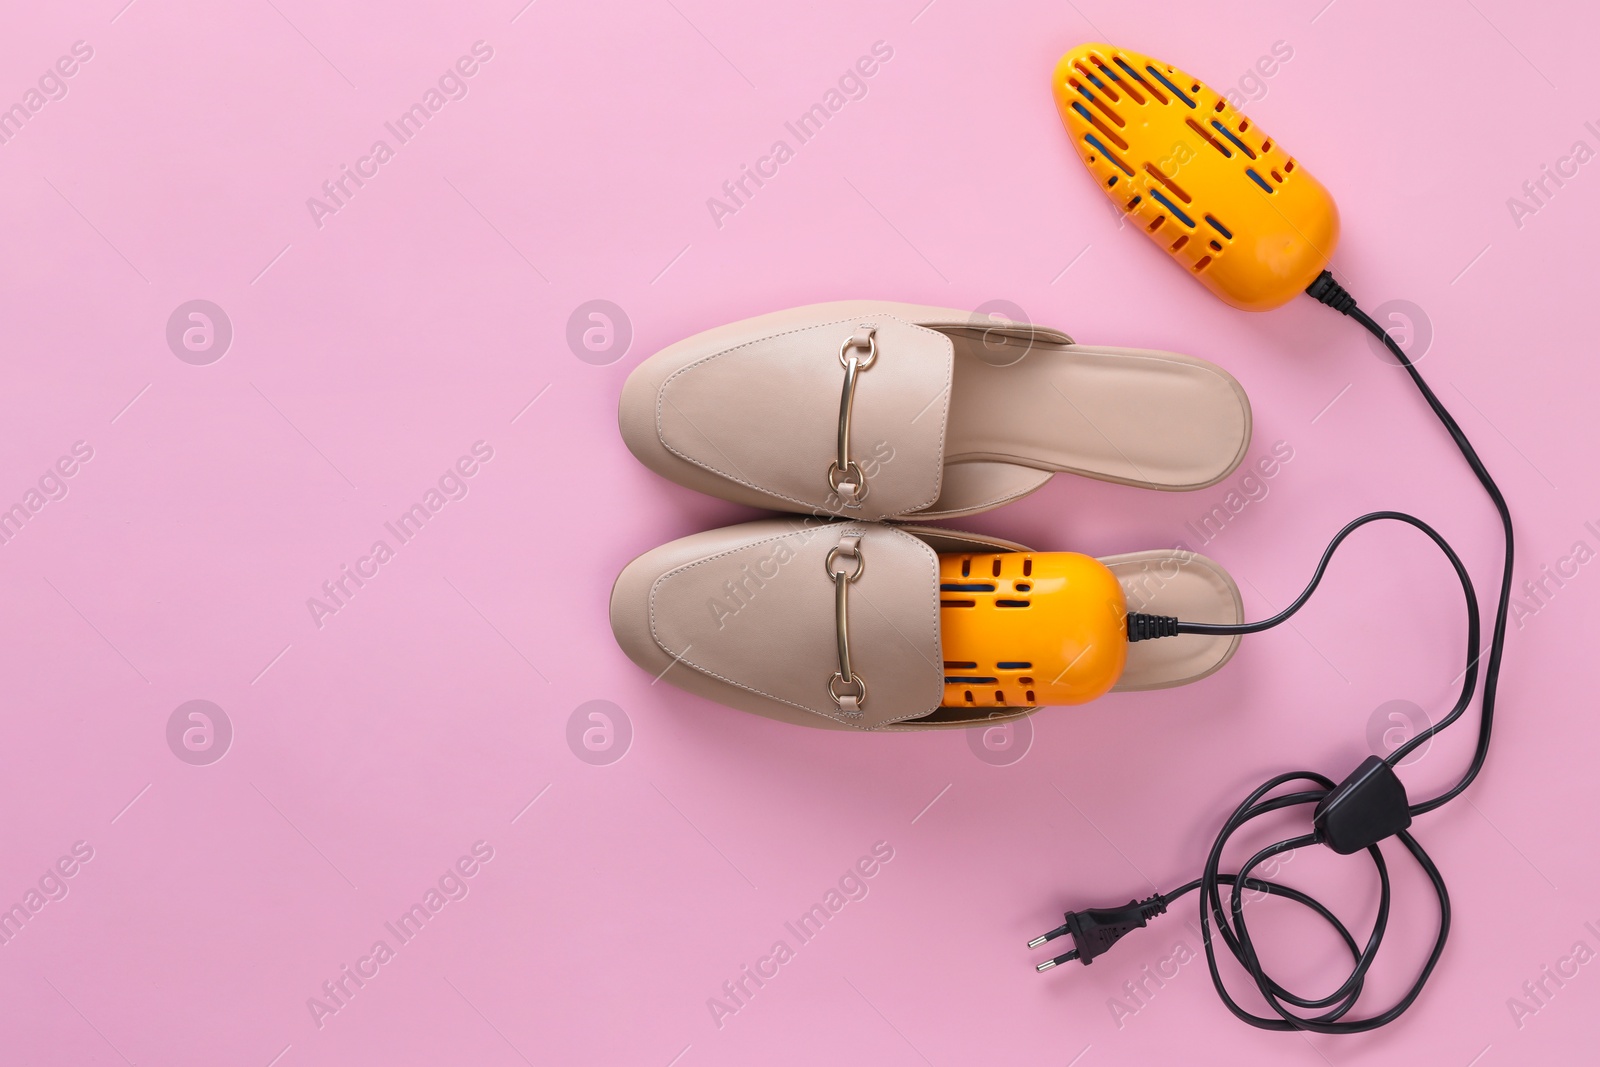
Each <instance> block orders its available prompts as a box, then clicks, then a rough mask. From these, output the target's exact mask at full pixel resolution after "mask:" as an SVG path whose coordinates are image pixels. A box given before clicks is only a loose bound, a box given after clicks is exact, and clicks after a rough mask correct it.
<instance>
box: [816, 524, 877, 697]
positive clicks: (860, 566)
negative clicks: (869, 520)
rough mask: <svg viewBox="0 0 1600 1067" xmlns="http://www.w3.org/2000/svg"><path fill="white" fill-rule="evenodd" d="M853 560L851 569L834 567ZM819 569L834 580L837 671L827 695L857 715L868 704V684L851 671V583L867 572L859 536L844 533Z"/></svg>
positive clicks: (830, 681)
mask: <svg viewBox="0 0 1600 1067" xmlns="http://www.w3.org/2000/svg"><path fill="white" fill-rule="evenodd" d="M841 561H854V563H855V566H854V568H850V567H844V568H840V567H837V566H835V564H838V563H840V562H841ZM822 566H823V568H824V569H826V570H827V572H828V577H829V578H832V579H833V618H834V625H835V628H836V630H837V632H838V636H839V669H838V670H837V671H835V672H834V675H833V677H832V678H829V679H828V695H829V696H831V697H833V702H834V704H835V705H836V706H837V707H838V709H839V710H840V711H841V712H843V713H844V714H846V715H852V716H859V715H860V714H861V708H862V705H864V704H866V702H867V683H866V682H865V681H863V680H862V679H861V678H860V677H859V676H858V675H857V674H856V673H855V672H854V671H852V670H851V669H850V613H849V611H848V608H849V606H850V584H851V583H852V582H855V581H858V580H859V579H860V578H861V575H862V574H863V573H864V572H865V571H866V569H867V559H866V557H865V556H863V555H862V554H861V535H860V534H846V535H845V536H844V537H841V538H839V544H838V545H837V547H834V548H831V549H829V550H828V557H827V558H826V559H825V560H823V561H822Z"/></svg>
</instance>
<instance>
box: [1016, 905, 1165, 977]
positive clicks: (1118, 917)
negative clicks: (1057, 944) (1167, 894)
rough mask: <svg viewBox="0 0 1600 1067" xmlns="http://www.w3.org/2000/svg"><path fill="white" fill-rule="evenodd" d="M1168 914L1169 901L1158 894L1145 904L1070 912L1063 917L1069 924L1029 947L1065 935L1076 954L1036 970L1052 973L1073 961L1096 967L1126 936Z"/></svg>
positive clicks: (1029, 943)
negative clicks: (1070, 936) (1068, 936)
mask: <svg viewBox="0 0 1600 1067" xmlns="http://www.w3.org/2000/svg"><path fill="white" fill-rule="evenodd" d="M1166 910H1167V902H1166V899H1165V898H1163V897H1162V896H1161V894H1160V893H1157V894H1156V895H1155V896H1153V897H1148V898H1146V899H1145V900H1130V901H1128V902H1127V903H1126V904H1124V905H1123V906H1122V907H1120V908H1089V909H1088V910H1087V911H1069V912H1067V913H1066V915H1065V916H1063V918H1065V919H1066V922H1064V923H1062V924H1061V925H1060V926H1058V927H1056V928H1055V929H1054V930H1051V931H1050V932H1049V933H1048V934H1044V935H1042V936H1040V937H1036V938H1034V939H1033V940H1032V941H1029V942H1028V947H1029V948H1038V947H1039V946H1040V945H1042V944H1044V943H1045V942H1046V941H1054V940H1055V939H1056V938H1058V937H1061V936H1062V935H1064V934H1071V935H1072V946H1073V947H1072V951H1070V952H1063V953H1062V954H1061V955H1059V956H1057V957H1056V958H1055V959H1051V960H1045V961H1044V962H1043V963H1041V964H1039V966H1037V967H1036V968H1034V969H1035V970H1037V971H1048V970H1049V969H1050V968H1052V967H1055V966H1058V965H1060V964H1063V963H1069V962H1071V961H1072V960H1080V961H1082V962H1083V963H1084V964H1085V965H1087V964H1090V963H1093V962H1094V958H1095V957H1096V956H1098V955H1100V954H1101V953H1102V952H1104V951H1105V950H1106V949H1108V948H1110V947H1111V946H1112V945H1115V944H1116V943H1117V942H1118V941H1120V940H1122V937H1123V935H1124V934H1126V933H1128V932H1129V931H1130V930H1137V929H1139V928H1140V927H1142V926H1145V925H1146V924H1148V923H1149V922H1150V920H1151V919H1154V918H1155V917H1156V916H1157V915H1161V914H1163V913H1165V912H1166Z"/></svg>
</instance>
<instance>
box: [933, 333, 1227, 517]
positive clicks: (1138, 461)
mask: <svg viewBox="0 0 1600 1067" xmlns="http://www.w3.org/2000/svg"><path fill="white" fill-rule="evenodd" d="M942 332H944V333H946V334H947V335H949V336H950V337H951V339H952V341H953V343H954V347H955V371H954V382H953V385H952V388H951V400H950V416H949V426H948V430H947V434H946V440H945V462H946V464H947V465H952V464H961V463H963V462H970V461H999V462H1005V463H1012V464H1016V465H1019V466H1022V467H1026V468H1033V469H1036V470H1044V471H1070V472H1071V473H1074V474H1081V475H1086V476H1088V477H1091V478H1099V479H1104V480H1106V481H1114V482H1122V483H1125V484H1127V485H1135V486H1142V487H1146V488H1152V489H1166V490H1183V489H1199V488H1204V487H1205V486H1208V485H1214V484H1216V483H1217V482H1219V481H1221V480H1222V479H1223V478H1225V477H1227V476H1228V474H1230V473H1231V472H1232V471H1233V470H1234V468H1235V467H1237V466H1238V464H1239V461H1240V460H1241V459H1242V458H1243V456H1244V453H1245V449H1246V448H1247V447H1248V445H1249V443H1250V403H1249V401H1248V400H1247V399H1246V397H1245V394H1244V391H1243V390H1242V389H1241V388H1240V386H1239V383H1238V382H1237V381H1235V380H1234V378H1233V377H1232V376H1231V375H1229V374H1228V373H1227V372H1226V371H1223V370H1222V369H1221V368H1219V367H1216V366H1214V365H1213V364H1210V363H1206V362H1204V361H1202V360H1198V359H1194V358H1192V357H1189V356H1180V355H1176V354H1173V353H1169V352H1155V351H1147V350H1141V349H1128V348H1099V347H1093V346H1088V345H1062V344H1047V343H1044V342H1041V341H1038V340H1034V341H1032V342H1028V341H1019V340H1017V339H1015V338H1008V339H1004V341H1003V343H1001V340H1000V339H999V338H997V337H996V336H995V335H994V334H989V335H986V334H985V333H984V332H983V331H982V330H979V329H975V328H974V329H962V328H957V329H951V328H945V329H944V330H943V331H942ZM1019 476H1021V475H1020V472H1019ZM969 483H970V480H962V479H959V478H952V479H951V484H950V485H949V486H948V487H946V488H945V491H944V492H942V493H941V496H940V499H939V500H938V501H937V502H936V503H935V504H934V506H933V507H931V508H929V509H928V511H929V512H930V513H938V512H949V511H957V510H960V509H961V508H962V507H964V506H969V504H968V502H966V501H964V500H962V499H960V497H963V496H965V495H966V494H968V493H970V492H971V491H972V490H973V489H976V488H977V486H974V485H970V484H969ZM973 503H975V502H973Z"/></svg>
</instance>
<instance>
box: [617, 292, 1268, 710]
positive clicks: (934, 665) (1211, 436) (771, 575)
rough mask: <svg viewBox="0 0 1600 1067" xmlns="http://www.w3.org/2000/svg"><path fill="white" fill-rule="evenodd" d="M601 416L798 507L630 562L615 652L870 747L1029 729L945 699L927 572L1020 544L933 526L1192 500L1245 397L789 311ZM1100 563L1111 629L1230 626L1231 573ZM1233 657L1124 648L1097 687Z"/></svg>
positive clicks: (1231, 434) (694, 475) (1208, 376)
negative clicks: (958, 730)
mask: <svg viewBox="0 0 1600 1067" xmlns="http://www.w3.org/2000/svg"><path fill="white" fill-rule="evenodd" d="M619 422H620V425H621V429H622V436H623V439H624V440H625V441H626V442H627V445H628V448H629V449H630V450H631V451H632V452H633V454H634V455H635V456H637V457H638V458H639V460H640V462H642V463H644V464H645V465H646V466H648V467H650V468H651V469H652V470H654V471H656V472H657V473H659V474H661V475H663V476H664V477H667V478H670V479H672V480H673V481H675V482H678V483H680V484H682V485H686V486H689V487H690V488H693V489H697V490H699V491H701V492H704V493H709V494H711V495H713V496H717V497H721V498H724V499H727V500H732V501H737V502H739V503H743V504H750V505H753V506H757V507H764V508H772V509H775V510H780V511H785V512H790V513H792V514H790V515H788V516H787V517H781V518H771V519H763V520H759V521H756V522H749V523H744V524H742V525H738V526H732V527H728V528H726V529H721V530H711V531H708V532H706V533H701V534H695V535H694V536H691V537H685V538H682V539H680V540H677V541H674V542H672V543H670V544H667V545H663V546H661V547H660V548H657V549H653V550H652V551H650V552H647V553H645V554H644V555H642V556H640V557H639V558H638V559H636V560H634V561H633V562H632V563H630V564H628V566H627V567H626V568H625V569H624V570H623V572H622V574H621V575H620V576H619V577H618V578H617V582H616V585H615V587H614V588H613V590H612V593H611V625H612V629H613V630H614V631H615V633H616V637H617V642H618V643H619V644H620V645H621V646H622V649H623V650H624V651H625V652H626V653H627V654H628V656H629V658H631V659H632V660H633V661H634V662H635V663H637V664H638V665H639V666H640V667H642V668H643V669H644V670H646V671H648V672H649V673H650V674H652V675H655V676H660V677H662V678H664V679H665V680H667V681H669V682H671V683H673V684H674V685H676V686H678V687H680V688H682V689H685V690H687V691H689V692H691V693H695V694H698V695H700V696H703V697H706V698H707V699H710V700H714V701H717V702H718V703H721V704H726V705H729V706H731V707H735V708H740V709H743V710H745V711H751V712H755V713H757V714H760V715H766V716H769V717H771V718H775V719H781V720H783V721H785V722H791V723H797V724H800V725H805V726H820V727H833V728H842V729H866V730H871V729H884V728H897V729H925V728H936V727H960V726H969V725H972V724H975V723H980V722H982V723H988V722H996V721H1005V720H1007V719H1013V718H1018V717H1021V716H1023V715H1027V714H1029V713H1031V712H1033V711H1035V710H1037V709H1036V708H1035V707H1034V706H1032V705H1031V704H1023V705H1019V706H1014V707H1004V708H998V709H997V708H990V707H952V706H946V705H945V704H944V694H945V685H944V677H945V669H944V660H943V656H942V653H941V648H940V635H939V613H940V580H939V567H938V558H937V554H938V553H965V554H968V555H970V556H971V557H972V558H973V559H974V560H977V561H979V564H980V565H981V566H983V567H988V566H990V565H991V563H992V565H993V567H994V572H995V573H996V574H998V573H999V572H1000V564H1001V562H1002V561H1003V560H1012V561H1014V560H1015V559H1016V557H1013V556H1011V555H1010V554H1012V553H1027V552H1029V551H1030V549H1028V548H1026V547H1024V546H1022V545H1018V544H1015V543H1013V542H1009V541H1003V540H999V539H996V538H992V537H987V536H983V535H978V534H971V533H963V532H958V531H954V530H949V529H945V528H942V527H939V526H933V525H926V523H927V521H928V520H948V519H955V518H960V517H961V516H965V515H974V514H977V513H979V512H982V511H987V510H989V509H991V508H995V507H998V506H1000V505H1001V504H1004V503H1006V502H1008V501H1011V500H1016V499H1018V498H1019V497H1022V496H1026V495H1027V494H1029V493H1031V492H1033V491H1034V490H1036V489H1038V488H1039V487H1041V486H1042V485H1044V483H1045V482H1047V481H1049V480H1050V478H1051V477H1052V476H1053V475H1054V474H1055V473H1057V472H1070V473H1073V474H1079V475H1084V476H1086V477H1090V478H1098V479H1103V480H1106V481H1114V482H1121V483H1124V484H1127V485H1134V486H1141V487H1144V488H1149V489H1162V490H1173V491H1176V490H1192V489H1200V488H1204V487H1206V486H1209V485H1215V484H1216V483H1217V482H1219V481H1221V480H1222V479H1223V478H1225V477H1227V476H1228V474H1230V473H1231V472H1232V471H1233V470H1234V468H1236V467H1237V466H1238V465H1239V463H1240V461H1241V460H1242V459H1243V458H1244V454H1245V450H1246V448H1247V447H1248V445H1249V443H1250V403H1249V400H1248V399H1247V398H1246V397H1245V394H1244V391H1243V390H1242V389H1241V388H1240V386H1239V383H1238V382H1237V381H1235V380H1234V378H1233V377H1232V375H1230V374H1228V373H1227V372H1226V371H1224V370H1222V369H1221V368H1220V367H1217V366H1215V365H1213V364H1211V363H1207V362H1205V361H1203V360H1199V359H1195V358H1193V357H1190V356H1181V355H1175V354H1172V353H1168V352H1153V351H1144V350H1138V349H1126V348H1100V347H1092V346H1086V345H1079V344H1075V343H1074V342H1073V341H1072V339H1071V338H1070V337H1068V336H1067V335H1066V334H1064V333H1061V332H1060V331H1057V330H1052V329H1047V328H1043V327H1039V326H1034V325H1031V324H1028V323H1022V322H1008V321H1003V320H996V319H990V318H983V319H978V318H975V317H974V316H972V315H970V314H967V313H963V312H960V311H954V310H950V309H948V308H936V307H922V306H919V305H913V304H897V303H887V302H880V301H847V302H840V303H831V304H816V305H812V306H809V307H802V308H794V309H791V310H788V311H781V312H776V313H773V314H770V315H762V316H758V317H756V318H753V319H746V320H744V321H742V322H736V323H733V324H731V325H728V326H721V327H718V328H716V329H713V330H707V331H706V332H704V333H700V334H696V335H695V336H693V337H690V338H688V339H686V340H683V341H680V342H678V343H677V344H674V345H672V346H670V347H668V348H666V349H664V350H662V351H661V352H659V353H657V354H656V355H654V356H652V357H650V358H649V359H647V360H645V361H644V362H643V363H642V364H640V365H639V366H638V367H637V368H636V369H635V370H634V371H633V373H632V374H631V375H630V376H629V377H628V380H627V383H626V384H625V385H624V387H623V391H622V399H621V403H620V406H619ZM991 557H993V558H992V559H991ZM1024 558H1025V557H1024ZM1102 562H1104V563H1105V564H1106V565H1107V566H1109V567H1110V568H1111V570H1112V572H1113V573H1114V574H1115V575H1116V576H1117V578H1118V580H1119V581H1120V582H1121V583H1122V586H1123V590H1124V592H1125V594H1126V595H1127V599H1128V605H1129V608H1130V609H1131V610H1137V611H1144V612H1151V613H1157V614H1165V615H1175V616H1179V617H1181V618H1184V619H1186V620H1189V621H1195V622H1239V621H1241V620H1242V608H1241V605H1240V601H1239V592H1238V588H1237V587H1236V586H1235V585H1234V583H1233V580H1232V579H1231V578H1230V577H1229V576H1228V574H1227V573H1226V572H1225V571H1224V570H1222V568H1221V567H1219V566H1218V565H1217V564H1216V563H1214V562H1212V561H1211V560H1208V559H1206V558H1204V557H1202V556H1199V555H1196V554H1195V553H1193V552H1188V551H1185V550H1183V549H1181V548H1175V549H1167V550H1155V551H1149V552H1135V553H1129V554H1125V555H1120V556H1113V557H1108V558H1105V559H1103V560H1102ZM1237 642H1238V638H1236V637H1208V636H1201V635H1182V636H1179V637H1173V638H1167V639H1164V640H1161V641H1147V642H1140V643H1138V644H1134V645H1131V646H1130V647H1129V649H1128V661H1127V666H1126V667H1125V668H1124V671H1123V674H1122V676H1121V679H1120V681H1119V682H1118V684H1117V686H1116V689H1117V690H1119V691H1127V690H1140V689H1157V688H1164V687H1167V686H1173V685H1181V684H1183V683H1185V682H1190V681H1195V680H1197V679H1199V678H1203V677H1205V676H1206V675H1208V674H1210V673H1212V672H1213V671H1215V670H1217V669H1218V668H1219V667H1221V666H1222V664H1223V663H1225V662H1227V660H1228V658H1229V657H1230V656H1232V654H1233V651H1234V648H1235V647H1236V645H1237ZM869 686H870V688H869Z"/></svg>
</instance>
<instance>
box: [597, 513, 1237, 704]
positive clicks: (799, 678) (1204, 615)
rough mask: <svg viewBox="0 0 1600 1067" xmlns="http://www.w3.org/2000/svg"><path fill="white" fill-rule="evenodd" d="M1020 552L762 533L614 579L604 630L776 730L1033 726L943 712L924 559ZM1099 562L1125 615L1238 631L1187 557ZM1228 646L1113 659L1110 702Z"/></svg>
mask: <svg viewBox="0 0 1600 1067" xmlns="http://www.w3.org/2000/svg"><path fill="white" fill-rule="evenodd" d="M1028 551H1029V550H1028V549H1026V548H1024V547H1023V546H1021V545H1018V544H1015V543H1013V542H1010V541H1002V540H999V539H997V538H992V537H985V536H981V535H977V534H968V533H959V532H956V531H952V530H944V529H939V528H936V527H932V526H923V525H915V524H914V525H907V526H894V525H887V524H883V523H873V522H849V521H844V522H841V521H830V520H818V519H815V518H806V517H801V516H788V517H783V518H774V519H762V520H759V521H757V522H748V523H744V524H742V525H739V526H731V527H728V528H726V529H722V530H711V531H708V532H706V533H700V534H694V535H692V536H690V537H685V538H682V539H680V540H677V541H673V542H672V543H670V544H667V545H663V546H661V547H660V548H656V549H652V550H651V551H649V552H646V553H645V554H644V555H642V556H640V557H639V558H638V559H636V560H634V561H633V562H632V563H630V564H628V566H627V567H626V568H624V570H623V571H622V574H621V575H620V576H619V577H618V578H617V582H616V585H615V586H614V587H613V589H612V591H611V627H612V629H613V630H614V631H615V633H616V637H617V642H618V643H619V644H620V645H621V646H622V649H623V651H625V652H626V653H627V654H628V657H629V658H630V659H632V660H633V661H634V662H635V663H637V664H638V665H639V666H640V667H641V668H642V669H643V670H645V671H646V672H647V673H649V674H650V675H652V676H655V677H657V678H660V679H662V680H664V681H667V682H671V683H672V684H673V685H675V686H677V687H679V688H680V689H685V690H687V691H689V692H691V693H694V694H696V695H699V696H702V697H705V698H706V699H708V700H714V701H717V702H718V703H721V704H726V705H728V706H730V707H734V708H740V709H743V710H745V711H751V712H755V713H756V714H759V715H766V716H769V717H771V718H774V719H781V720H783V721H784V722H789V723H797V724H799V725H802V726H819V727H829V728H836V729H857V730H876V729H899V730H907V729H930V728H940V727H960V726H969V725H972V724H974V723H980V722H1003V721H1006V720H1009V719H1016V718H1020V717H1022V716H1024V715H1028V714H1031V713H1032V712H1034V711H1037V710H1038V708H1037V706H1035V705H1034V704H1033V703H1032V702H1031V696H1032V694H1031V693H1028V694H1025V693H1024V692H1023V691H1021V690H1013V692H1014V693H1015V696H1014V697H1012V698H1011V699H1013V700H1014V701H1015V703H1014V704H1012V705H1010V706H1002V707H993V706H986V707H975V706H966V705H962V704H954V705H952V704H950V703H948V702H947V698H946V694H947V692H950V691H952V690H951V689H949V688H947V685H946V682H947V678H946V674H947V671H946V669H945V667H946V664H945V662H944V656H943V649H942V646H941V643H940V610H941V608H940V577H939V561H938V558H937V553H941V552H945V553H952V552H954V553H976V554H981V555H982V556H983V557H984V558H985V559H988V558H990V557H1002V556H1003V557H1006V558H1010V555H1009V554H1011V553H1027V552H1028ZM1101 562H1103V563H1105V564H1106V565H1107V566H1108V567H1109V568H1110V569H1111V572H1112V573H1113V574H1114V575H1115V576H1116V578H1117V580H1118V581H1119V582H1120V584H1121V585H1122V588H1123V593H1124V595H1125V596H1126V601H1127V607H1128V608H1129V609H1130V610H1135V611H1142V612H1148V613H1154V614H1161V615H1173V616H1178V617H1180V618H1183V619H1185V620H1189V621H1193V622H1217V623H1237V622H1241V621H1242V620H1243V607H1242V605H1241V603H1240V600H1239V590H1238V587H1237V586H1235V585H1234V583H1233V579H1232V578H1230V577H1229V576H1228V574H1227V572H1226V571H1224V570H1223V569H1222V568H1221V567H1219V566H1218V565H1217V564H1216V563H1214V562H1212V561H1211V560H1209V559H1206V558H1205V557H1203V556H1199V555H1196V554H1194V553H1192V552H1184V551H1182V550H1177V549H1173V550H1158V551H1153V552H1134V553H1130V554H1127V555H1120V556H1111V557H1108V558H1106V559H1103V560H1102V561H1101ZM985 566H987V564H985ZM999 572H1000V567H999V565H998V563H997V564H996V566H995V568H994V573H996V574H998V573H999ZM836 576H840V577H845V578H846V579H847V580H837V578H836ZM841 590H842V591H841ZM1238 641H1239V639H1238V638H1237V637H1210V636H1202V635H1191V634H1184V635H1181V636H1177V637H1167V638H1163V639H1162V640H1159V641H1143V642H1139V643H1137V644H1132V645H1129V646H1128V648H1127V661H1126V664H1125V666H1124V667H1123V670H1122V674H1121V678H1120V680H1119V681H1118V682H1117V684H1116V686H1115V690H1116V691H1124V692H1125V691H1129V690H1142V689H1161V688H1165V687H1168V686H1175V685H1182V684H1184V683H1186V682H1192V681H1196V680H1198V679H1200V678H1204V677H1205V676H1207V675H1208V674H1211V673H1212V672H1213V671H1215V670H1217V669H1218V668H1219V667H1221V666H1222V665H1223V664H1224V663H1226V662H1227V661H1228V659H1229V658H1230V657H1231V656H1232V655H1233V652H1234V649H1235V648H1236V647H1237V645H1238ZM841 678H849V679H851V680H852V682H856V681H858V682H859V683H860V684H859V686H857V685H854V684H845V685H841V684H840V679H841ZM969 699H970V695H969Z"/></svg>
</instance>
